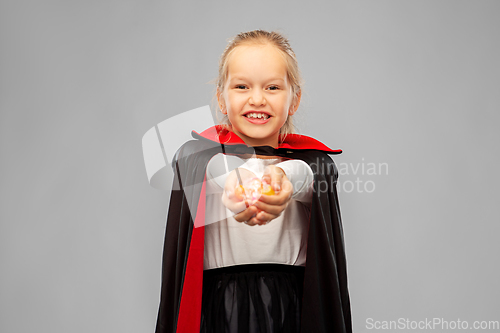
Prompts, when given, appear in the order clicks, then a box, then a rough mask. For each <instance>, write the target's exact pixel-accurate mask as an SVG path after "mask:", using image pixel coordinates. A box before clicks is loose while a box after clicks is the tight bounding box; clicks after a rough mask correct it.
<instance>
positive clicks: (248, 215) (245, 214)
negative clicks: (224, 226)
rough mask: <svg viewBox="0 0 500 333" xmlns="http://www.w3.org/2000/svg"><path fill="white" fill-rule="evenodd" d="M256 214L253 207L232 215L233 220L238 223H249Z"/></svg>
mask: <svg viewBox="0 0 500 333" xmlns="http://www.w3.org/2000/svg"><path fill="white" fill-rule="evenodd" d="M257 213H258V209H257V207H255V206H250V207H248V208H247V209H245V210H244V211H242V212H241V213H239V214H236V215H234V219H235V220H236V221H238V222H245V221H250V220H251V219H252V217H253V216H254V215H256V214H257Z"/></svg>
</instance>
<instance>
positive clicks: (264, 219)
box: [254, 211, 279, 225]
mask: <svg viewBox="0 0 500 333" xmlns="http://www.w3.org/2000/svg"><path fill="white" fill-rule="evenodd" d="M278 216H279V215H273V214H269V213H266V212H264V211H260V212H259V213H258V214H257V215H256V216H255V217H254V219H255V221H254V222H255V223H257V224H259V225H265V224H267V223H269V222H271V221H272V220H274V219H275V218H277V217H278Z"/></svg>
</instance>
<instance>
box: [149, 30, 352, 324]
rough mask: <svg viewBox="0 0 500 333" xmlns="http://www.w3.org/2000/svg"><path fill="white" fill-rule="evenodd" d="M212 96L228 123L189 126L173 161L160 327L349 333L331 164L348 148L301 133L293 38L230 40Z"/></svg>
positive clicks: (253, 34) (258, 33)
mask: <svg viewBox="0 0 500 333" xmlns="http://www.w3.org/2000/svg"><path fill="white" fill-rule="evenodd" d="M216 98H217V104H218V107H219V109H220V115H222V119H220V123H221V124H220V125H217V126H214V127H212V128H209V129H207V130H205V131H204V132H202V133H200V134H198V133H196V132H194V131H193V136H194V138H195V139H198V140H194V141H189V142H187V143H186V144H185V145H183V146H182V147H181V148H180V149H179V150H178V152H177V153H176V159H175V161H174V162H173V167H174V171H176V175H175V180H174V182H175V184H177V185H176V186H174V187H177V188H178V190H177V191H176V190H174V191H172V195H171V202H170V208H169V215H168V221H167V230H166V236H165V237H166V238H165V248H164V257H163V258H164V262H163V276H162V278H163V281H162V294H161V302H160V310H159V314H158V322H157V329H156V332H207V333H208V332H216V333H219V332H235V333H236V332H248V333H250V332H252V333H253V332H255V333H256V332H269V333H270V332H351V331H352V329H351V315H350V302H349V293H348V288H347V269H346V260H345V253H344V243H343V234H342V222H341V219H340V208H339V206H338V199H337V191H336V181H337V176H338V172H337V169H336V167H335V164H334V163H333V161H332V160H331V158H330V157H329V154H339V153H341V150H332V149H330V148H328V147H327V146H325V145H324V144H322V143H321V142H319V141H317V140H315V139H313V138H311V137H308V136H304V135H299V134H295V133H294V132H295V130H294V126H293V122H292V116H293V114H294V113H295V112H296V111H297V109H298V107H299V104H300V100H301V78H300V73H299V70H298V64H297V59H296V57H295V54H294V52H293V51H292V49H291V47H290V45H289V42H288V40H287V39H286V38H285V37H284V36H283V35H281V34H280V33H277V32H267V31H263V30H255V31H250V32H246V33H241V34H239V35H237V36H236V37H235V38H234V39H232V40H231V42H230V43H229V45H228V46H227V48H226V50H225V51H224V53H223V54H222V57H221V60H220V64H219V77H218V79H217V91H216ZM221 148H222V150H221ZM266 186H268V187H270V189H272V190H266V191H264V188H266ZM186 207H189V208H186Z"/></svg>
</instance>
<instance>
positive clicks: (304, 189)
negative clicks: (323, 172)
mask: <svg viewBox="0 0 500 333" xmlns="http://www.w3.org/2000/svg"><path fill="white" fill-rule="evenodd" d="M276 166H277V167H279V168H281V169H282V170H283V171H284V173H285V175H286V176H287V177H288V180H289V181H290V182H291V183H292V185H293V195H292V199H294V200H297V201H301V202H303V203H311V200H312V191H313V180H314V175H313V172H312V170H311V167H310V166H309V164H307V163H306V162H304V161H302V160H289V161H284V162H281V163H278V164H276Z"/></svg>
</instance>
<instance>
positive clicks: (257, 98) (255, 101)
mask: <svg viewBox="0 0 500 333" xmlns="http://www.w3.org/2000/svg"><path fill="white" fill-rule="evenodd" d="M248 103H250V105H257V106H260V105H265V103H266V99H265V98H264V94H263V93H262V91H260V90H259V89H254V90H253V91H252V94H251V95H250V98H249V100H248Z"/></svg>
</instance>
